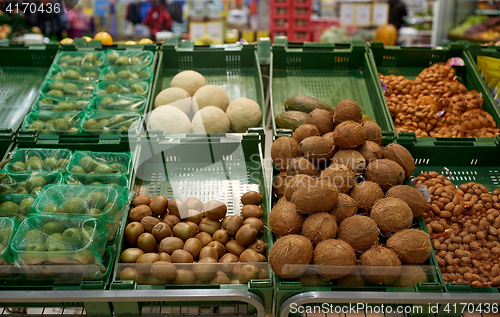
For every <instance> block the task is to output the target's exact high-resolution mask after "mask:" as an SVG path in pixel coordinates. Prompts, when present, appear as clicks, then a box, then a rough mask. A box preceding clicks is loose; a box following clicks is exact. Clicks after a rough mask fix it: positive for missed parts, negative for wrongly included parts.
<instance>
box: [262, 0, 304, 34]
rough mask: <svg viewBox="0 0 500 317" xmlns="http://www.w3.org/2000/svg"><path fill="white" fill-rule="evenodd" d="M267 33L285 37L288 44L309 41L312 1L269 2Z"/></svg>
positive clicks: (282, 0)
mask: <svg viewBox="0 0 500 317" xmlns="http://www.w3.org/2000/svg"><path fill="white" fill-rule="evenodd" d="M269 9H270V12H269V16H270V21H269V33H270V36H271V39H274V37H275V36H278V35H280V36H282V35H284V36H287V37H288V40H289V41H290V42H304V41H310V40H311V14H312V0H279V1H278V0H270V1H269Z"/></svg>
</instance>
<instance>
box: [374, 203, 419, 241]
mask: <svg viewBox="0 0 500 317" xmlns="http://www.w3.org/2000/svg"><path fill="white" fill-rule="evenodd" d="M370 217H371V218H372V219H373V220H374V221H375V222H376V223H377V225H378V227H379V229H380V231H382V233H384V234H391V233H395V232H398V231H400V230H403V229H408V228H410V226H411V223H412V221H413V213H412V212H411V209H410V207H409V206H408V204H407V203H405V202H404V201H403V200H402V199H399V198H394V197H388V198H383V199H380V200H379V201H377V202H376V203H375V205H373V208H372V211H371V213H370Z"/></svg>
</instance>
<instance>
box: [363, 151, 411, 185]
mask: <svg viewBox="0 0 500 317" xmlns="http://www.w3.org/2000/svg"><path fill="white" fill-rule="evenodd" d="M365 177H366V179H367V180H369V181H372V182H375V183H377V184H379V185H380V187H381V188H382V189H383V190H388V189H390V188H391V187H393V186H396V185H401V184H403V182H404V180H405V171H404V170H403V168H402V167H401V166H399V164H398V163H396V162H394V161H391V160H388V159H381V160H376V161H372V162H371V163H370V164H368V165H367V166H366V169H365Z"/></svg>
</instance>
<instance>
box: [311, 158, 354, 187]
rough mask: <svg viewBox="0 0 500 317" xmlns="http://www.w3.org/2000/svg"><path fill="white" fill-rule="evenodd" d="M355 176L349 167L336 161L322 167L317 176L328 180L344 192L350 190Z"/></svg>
mask: <svg viewBox="0 0 500 317" xmlns="http://www.w3.org/2000/svg"><path fill="white" fill-rule="evenodd" d="M355 177H356V175H354V173H353V172H352V170H351V168H350V167H347V166H345V165H344V164H337V163H333V164H332V165H330V166H329V167H328V168H326V169H324V170H323V171H322V172H321V174H320V176H319V178H320V179H326V180H329V181H330V182H331V183H333V184H334V185H335V186H336V187H337V188H338V189H339V191H340V192H341V193H344V194H345V193H349V192H350V191H351V188H352V187H353V186H354V178H355Z"/></svg>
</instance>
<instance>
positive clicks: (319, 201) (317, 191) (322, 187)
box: [291, 179, 339, 214]
mask: <svg viewBox="0 0 500 317" xmlns="http://www.w3.org/2000/svg"><path fill="white" fill-rule="evenodd" d="M338 196H339V190H338V189H337V187H335V185H333V184H332V183H330V182H329V181H328V180H323V179H320V180H313V181H311V183H310V184H304V183H299V184H298V186H297V190H296V191H295V192H294V193H293V195H292V200H291V201H292V202H293V203H295V206H297V210H299V211H301V212H303V213H308V214H312V213H316V212H322V211H329V210H330V209H332V207H333V205H335V202H337V197H338Z"/></svg>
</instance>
